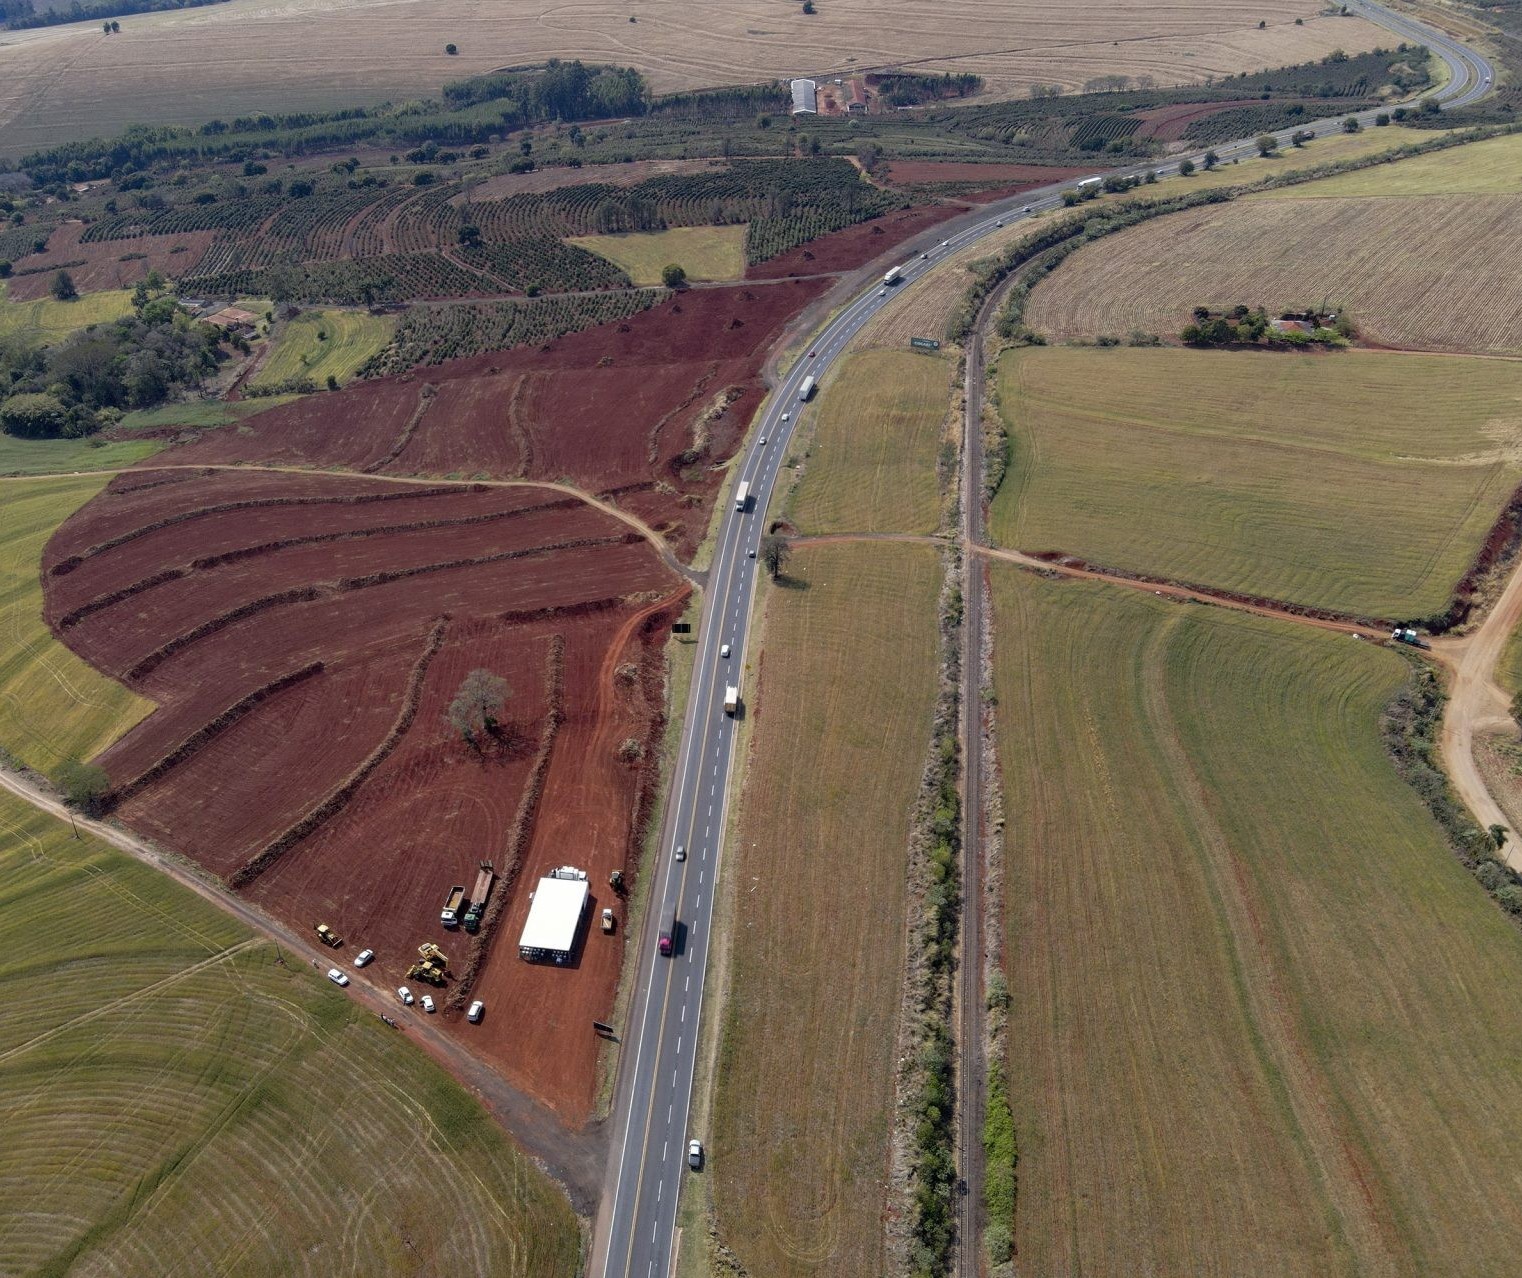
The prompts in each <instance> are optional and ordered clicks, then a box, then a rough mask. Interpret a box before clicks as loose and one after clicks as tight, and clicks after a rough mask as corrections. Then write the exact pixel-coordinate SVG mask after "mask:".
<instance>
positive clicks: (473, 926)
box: [465, 861, 497, 932]
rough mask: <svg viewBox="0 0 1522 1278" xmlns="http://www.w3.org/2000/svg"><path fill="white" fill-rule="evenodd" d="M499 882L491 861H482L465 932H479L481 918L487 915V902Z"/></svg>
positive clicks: (466, 920)
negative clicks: (493, 887)
mask: <svg viewBox="0 0 1522 1278" xmlns="http://www.w3.org/2000/svg"><path fill="white" fill-rule="evenodd" d="M496 881H497V872H496V870H495V869H494V868H493V866H492V863H491V862H490V861H482V862H481V869H480V872H479V873H478V874H477V875H476V886H475V887H473V888H472V889H471V891H470V905H469V908H467V909H466V911H465V930H466V931H467V932H477V931H479V930H480V927H481V916H482V915H483V914H485V913H486V900H487V898H488V897H489V896H491V889H492V884H493V883H495V882H496Z"/></svg>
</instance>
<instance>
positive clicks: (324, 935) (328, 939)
mask: <svg viewBox="0 0 1522 1278" xmlns="http://www.w3.org/2000/svg"><path fill="white" fill-rule="evenodd" d="M317 939H318V940H319V941H321V942H322V943H323V944H324V945H326V946H327V947H328V948H329V949H332V950H336V949H337V948H338V947H339V946H340V945H342V944H343V943H344V939H343V937H341V936H339V935H338V933H337V932H335V931H334V930H333V929H332V928H330V927H329V926H328V925H327V924H326V923H319V924H317Z"/></svg>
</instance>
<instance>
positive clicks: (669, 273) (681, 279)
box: [661, 262, 687, 288]
mask: <svg viewBox="0 0 1522 1278" xmlns="http://www.w3.org/2000/svg"><path fill="white" fill-rule="evenodd" d="M661 283H662V284H664V285H665V286H666V287H667V288H681V287H682V286H683V285H685V284H686V283H687V272H686V271H684V270H683V269H682V268H681V267H680V266H678V265H677V264H676V263H675V262H672V263H671V264H670V265H669V266H665V267H662V268H661Z"/></svg>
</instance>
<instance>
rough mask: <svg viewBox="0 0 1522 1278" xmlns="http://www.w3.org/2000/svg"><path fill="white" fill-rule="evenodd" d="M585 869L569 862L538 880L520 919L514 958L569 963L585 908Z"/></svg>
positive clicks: (538, 961)
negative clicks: (519, 933) (521, 928)
mask: <svg viewBox="0 0 1522 1278" xmlns="http://www.w3.org/2000/svg"><path fill="white" fill-rule="evenodd" d="M588 892H589V889H588V886H587V872H586V871H585V870H578V869H577V868H576V867H575V866H573V865H563V866H561V867H560V869H558V870H551V871H550V872H549V873H548V874H546V875H545V876H544V878H542V879H540V880H539V886H538V887H536V888H535V889H534V899H533V901H532V902H531V903H530V904H529V907H528V918H527V919H525V920H524V922H523V936H522V937H521V938H520V939H519V941H518V957H519V958H524V959H527V960H528V961H529V962H531V963H542V962H545V961H546V960H548V961H549V962H552V963H569V962H570V961H571V955H572V954H573V953H574V952H575V949H576V935H577V933H578V932H580V931H581V917H582V915H583V914H585V913H586V910H587V896H588Z"/></svg>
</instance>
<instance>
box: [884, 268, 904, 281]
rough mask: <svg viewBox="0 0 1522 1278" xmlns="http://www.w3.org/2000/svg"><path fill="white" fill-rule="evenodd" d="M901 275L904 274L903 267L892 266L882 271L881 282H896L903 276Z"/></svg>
mask: <svg viewBox="0 0 1522 1278" xmlns="http://www.w3.org/2000/svg"><path fill="white" fill-rule="evenodd" d="M903 275H904V268H903V267H902V266H895V267H892V268H891V269H890V270H888V271H887V272H885V273H884V275H883V283H884V284H897V283H898V282H899V280H900V279H902V278H903Z"/></svg>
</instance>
